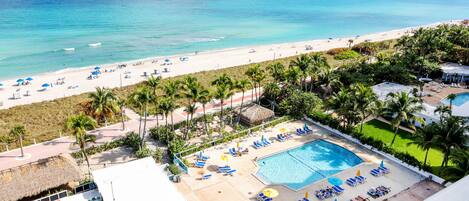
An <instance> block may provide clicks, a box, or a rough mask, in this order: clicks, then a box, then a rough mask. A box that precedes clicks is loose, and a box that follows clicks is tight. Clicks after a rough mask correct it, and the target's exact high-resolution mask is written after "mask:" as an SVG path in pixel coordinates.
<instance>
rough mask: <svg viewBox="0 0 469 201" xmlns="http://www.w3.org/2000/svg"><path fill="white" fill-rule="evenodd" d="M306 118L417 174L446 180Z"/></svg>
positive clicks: (434, 179)
mask: <svg viewBox="0 0 469 201" xmlns="http://www.w3.org/2000/svg"><path fill="white" fill-rule="evenodd" d="M305 119H306V120H307V121H309V122H311V123H312V124H314V125H316V126H318V127H320V128H323V129H324V130H327V131H329V132H331V133H332V134H334V135H337V136H340V137H342V138H345V139H347V140H348V141H351V142H353V143H355V144H358V145H360V146H362V147H364V148H366V149H369V150H370V151H372V152H374V153H377V154H379V155H381V156H382V157H384V158H386V159H388V160H390V161H393V162H394V163H396V164H399V165H401V166H403V167H405V168H407V169H410V170H412V171H413V172H415V173H417V174H419V175H421V176H423V177H427V178H430V179H432V180H433V181H434V182H437V183H439V184H443V182H444V181H445V180H444V179H442V178H440V177H438V176H436V175H434V174H432V173H429V172H426V171H423V170H420V169H419V168H418V167H414V166H412V165H409V164H407V163H405V162H403V161H401V160H399V159H398V158H396V157H394V156H393V155H391V154H388V153H386V152H383V151H380V150H377V149H373V147H372V146H370V145H366V144H363V143H361V142H360V141H359V140H358V139H355V138H353V137H352V136H350V135H347V134H344V133H342V132H340V131H338V130H336V129H333V128H331V127H329V126H326V125H322V124H320V123H319V122H316V121H314V120H312V119H310V118H308V117H305Z"/></svg>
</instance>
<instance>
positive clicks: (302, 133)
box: [296, 128, 305, 135]
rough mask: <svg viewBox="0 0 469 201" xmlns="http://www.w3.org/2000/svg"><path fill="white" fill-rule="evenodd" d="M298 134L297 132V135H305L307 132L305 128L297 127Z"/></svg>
mask: <svg viewBox="0 0 469 201" xmlns="http://www.w3.org/2000/svg"><path fill="white" fill-rule="evenodd" d="M296 134H297V135H304V134H305V132H304V131H303V130H301V128H297V129H296Z"/></svg>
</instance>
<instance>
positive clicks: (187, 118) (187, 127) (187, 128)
mask: <svg viewBox="0 0 469 201" xmlns="http://www.w3.org/2000/svg"><path fill="white" fill-rule="evenodd" d="M187 136H189V113H188V112H187V115H186V134H185V136H184V139H186V140H187Z"/></svg>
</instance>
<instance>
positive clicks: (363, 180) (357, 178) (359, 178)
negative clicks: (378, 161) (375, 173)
mask: <svg viewBox="0 0 469 201" xmlns="http://www.w3.org/2000/svg"><path fill="white" fill-rule="evenodd" d="M355 180H357V181H358V183H360V184H363V183H365V181H366V178H365V177H364V176H361V175H360V176H356V177H355Z"/></svg>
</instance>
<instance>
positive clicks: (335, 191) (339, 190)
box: [332, 186, 344, 194]
mask: <svg viewBox="0 0 469 201" xmlns="http://www.w3.org/2000/svg"><path fill="white" fill-rule="evenodd" d="M332 190H334V193H336V194H341V193H343V192H344V189H343V188H342V187H340V186H333V187H332Z"/></svg>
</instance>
